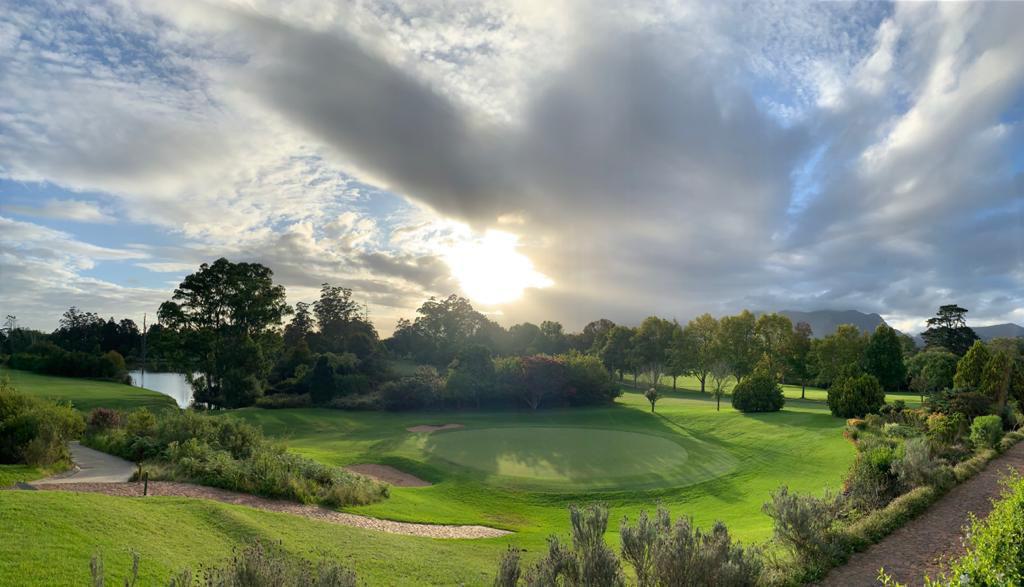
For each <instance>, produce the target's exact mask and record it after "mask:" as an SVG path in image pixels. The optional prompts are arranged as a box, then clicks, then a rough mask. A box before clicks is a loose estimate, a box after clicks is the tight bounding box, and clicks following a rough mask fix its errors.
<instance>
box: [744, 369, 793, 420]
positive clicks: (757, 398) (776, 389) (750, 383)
mask: <svg viewBox="0 0 1024 587" xmlns="http://www.w3.org/2000/svg"><path fill="white" fill-rule="evenodd" d="M785 403H786V398H785V396H783V395H782V387H780V386H779V384H778V383H777V382H776V381H775V378H774V377H772V376H771V375H770V374H768V373H765V372H763V371H755V372H754V373H752V374H750V375H748V376H746V377H744V378H743V379H742V380H740V382H739V383H737V384H736V387H734V388H733V390H732V407H734V408H736V409H737V410H739V411H741V412H777V411H779V410H781V409H782V406H783V405H784V404H785Z"/></svg>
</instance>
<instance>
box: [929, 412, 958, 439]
mask: <svg viewBox="0 0 1024 587" xmlns="http://www.w3.org/2000/svg"><path fill="white" fill-rule="evenodd" d="M962 419H963V416H961V415H960V414H954V415H952V416H947V415H946V414H942V413H938V412H936V413H934V414H932V415H930V416H928V424H927V427H928V436H929V437H930V438H932V439H934V440H935V441H937V442H940V443H942V444H951V443H953V442H956V440H957V438H958V437H959V436H960V426H961V425H962V422H961V421H962Z"/></svg>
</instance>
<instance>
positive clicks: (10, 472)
mask: <svg viewBox="0 0 1024 587" xmlns="http://www.w3.org/2000/svg"><path fill="white" fill-rule="evenodd" d="M49 474H50V472H49V471H47V470H45V469H40V468H38V467H30V466H28V465H0V487H10V486H11V485H14V484H15V483H18V482H19V481H25V482H27V481H35V480H36V479H42V478H43V477H46V476H47V475H49Z"/></svg>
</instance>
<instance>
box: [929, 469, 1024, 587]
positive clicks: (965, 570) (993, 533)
mask: <svg viewBox="0 0 1024 587" xmlns="http://www.w3.org/2000/svg"><path fill="white" fill-rule="evenodd" d="M1004 484H1005V488H1004V489H1003V494H1002V497H1001V499H1000V500H999V501H998V502H996V505H995V508H993V510H992V512H991V513H990V514H989V515H988V517H987V518H985V519H984V520H981V519H978V518H977V517H976V516H974V514H971V528H970V530H969V531H968V532H967V553H966V554H965V555H964V556H963V557H961V558H960V559H959V560H957V561H955V562H954V563H953V564H952V566H951V567H950V570H949V576H951V577H953V579H952V580H950V581H948V583H949V584H955V585H1021V584H1024V479H1022V478H1021V477H1020V476H1017V475H1015V476H1013V477H1009V478H1007V479H1006V480H1004Z"/></svg>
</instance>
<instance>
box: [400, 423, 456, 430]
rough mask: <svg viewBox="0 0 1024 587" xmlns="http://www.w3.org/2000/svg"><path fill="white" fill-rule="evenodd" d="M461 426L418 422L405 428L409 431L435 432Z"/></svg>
mask: <svg viewBox="0 0 1024 587" xmlns="http://www.w3.org/2000/svg"><path fill="white" fill-rule="evenodd" d="M455 428H462V424H420V425H419V426H410V427H408V428H406V430H408V431H409V432H437V431H438V430H454V429H455Z"/></svg>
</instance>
